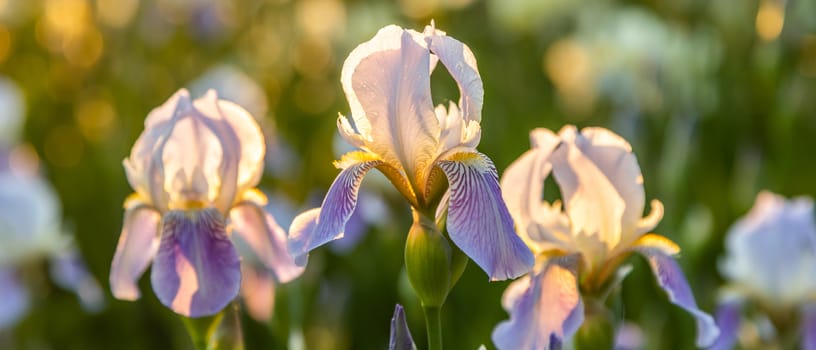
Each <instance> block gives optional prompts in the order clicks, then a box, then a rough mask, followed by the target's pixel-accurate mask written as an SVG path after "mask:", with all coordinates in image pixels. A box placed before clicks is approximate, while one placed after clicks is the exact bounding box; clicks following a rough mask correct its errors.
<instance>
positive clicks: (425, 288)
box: [405, 211, 464, 307]
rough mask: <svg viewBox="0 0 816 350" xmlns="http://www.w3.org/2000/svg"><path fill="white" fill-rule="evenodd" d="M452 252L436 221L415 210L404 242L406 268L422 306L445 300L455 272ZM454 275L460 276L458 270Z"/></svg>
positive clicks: (437, 304) (439, 303)
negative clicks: (412, 221)
mask: <svg viewBox="0 0 816 350" xmlns="http://www.w3.org/2000/svg"><path fill="white" fill-rule="evenodd" d="M452 255H453V254H452V252H451V246H450V244H449V243H448V239H447V238H445V236H443V235H442V233H441V232H440V231H439V228H438V227H437V226H436V224H435V223H434V222H433V221H431V220H430V219H428V218H427V217H425V216H424V215H422V214H419V213H418V212H416V211H414V224H413V225H411V230H410V231H408V240H407V241H406V242H405V269H406V270H407V271H408V280H409V281H411V286H412V287H413V288H414V290H415V291H416V293H417V295H418V296H419V299H420V300H421V301H422V305H423V306H425V307H438V306H442V304H444V303H445V298H447V296H448V292H449V291H450V288H451V285H452V283H451V279H452V277H453V275H454V274H453V273H452V269H451V267H452V265H453V264H451V261H452ZM460 255H461V253H460ZM462 265H464V264H462ZM457 275H459V276H461V272H459V273H458V274H457ZM456 277H457V279H458V276H456Z"/></svg>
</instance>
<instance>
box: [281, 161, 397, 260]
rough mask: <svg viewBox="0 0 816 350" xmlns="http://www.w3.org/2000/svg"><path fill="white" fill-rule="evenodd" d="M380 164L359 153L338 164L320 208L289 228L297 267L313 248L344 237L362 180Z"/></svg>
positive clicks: (298, 218)
mask: <svg viewBox="0 0 816 350" xmlns="http://www.w3.org/2000/svg"><path fill="white" fill-rule="evenodd" d="M381 163H382V161H381V160H379V159H376V158H372V157H371V156H369V155H366V154H364V153H362V152H352V153H348V154H347V155H346V156H344V157H343V160H341V161H340V162H338V165H339V166H340V167H341V168H342V169H343V170H342V171H340V174H338V175H337V177H336V178H335V179H334V182H333V183H332V185H331V187H330V188H329V192H328V193H326V198H324V199H323V204H322V205H321V207H320V209H319V210H317V211H315V210H314V209H313V210H310V211H307V212H305V213H303V214H301V215H298V217H296V218H295V220H294V221H293V222H292V225H291V226H290V228H289V253H290V254H292V256H293V257H294V258H295V262H296V263H298V265H301V266H303V264H305V263H306V257H307V256H308V253H309V252H310V251H311V250H312V249H315V248H317V247H319V246H321V245H323V244H326V243H328V242H330V241H333V240H335V239H338V238H341V237H343V232H344V230H345V225H346V222H347V221H348V219H349V218H350V217H351V214H352V213H353V212H354V209H355V207H356V206H357V193H358V191H359V189H360V183H362V181H363V177H364V176H365V174H366V173H367V172H368V171H369V170H371V168H373V167H375V166H377V165H379V164H381Z"/></svg>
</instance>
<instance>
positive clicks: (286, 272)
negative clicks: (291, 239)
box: [230, 203, 304, 283]
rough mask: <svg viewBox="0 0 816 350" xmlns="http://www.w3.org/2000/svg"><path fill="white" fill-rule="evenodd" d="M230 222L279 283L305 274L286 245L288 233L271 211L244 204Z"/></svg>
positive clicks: (239, 238)
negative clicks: (276, 220) (279, 224)
mask: <svg viewBox="0 0 816 350" xmlns="http://www.w3.org/2000/svg"><path fill="white" fill-rule="evenodd" d="M230 222H231V224H232V229H233V233H234V235H233V236H232V239H233V240H234V241H236V244H238V245H246V246H248V248H249V250H251V251H252V253H253V254H254V255H255V257H257V258H258V259H259V260H260V261H261V262H262V263H263V264H264V265H265V266H266V268H267V269H270V270H271V271H272V272H274V274H275V279H276V280H277V281H278V282H279V283H286V282H289V281H291V280H293V279H295V278H297V277H298V276H300V274H302V273H303V270H304V268H303V267H301V266H297V265H296V264H295V259H294V258H292V256H291V255H289V251H288V250H287V247H286V232H285V231H284V230H283V229H282V228H280V226H278V223H277V222H275V219H274V218H273V217H272V215H270V214H269V213H267V212H265V211H264V210H263V209H261V208H260V207H258V206H257V205H255V204H252V203H244V204H240V205H238V206H236V207H235V208H233V209H232V210H231V211H230Z"/></svg>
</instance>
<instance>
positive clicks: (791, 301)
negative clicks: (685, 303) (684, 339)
mask: <svg viewBox="0 0 816 350" xmlns="http://www.w3.org/2000/svg"><path fill="white" fill-rule="evenodd" d="M725 248H726V256H725V258H724V259H723V260H721V261H720V265H719V268H720V271H721V272H722V273H723V275H724V276H725V277H726V278H727V279H728V280H729V281H730V286H729V287H728V288H727V289H726V290H725V292H726V293H724V296H725V297H724V299H723V302H722V303H721V305H720V307H719V310H718V312H717V323H718V325H719V326H720V329H721V330H722V334H721V335H720V338H719V339H718V340H717V342H716V344H715V345H714V346H713V347H712V349H730V348H732V346H733V345H734V344H735V343H736V342H737V333H738V331H739V328H740V323H741V319H742V316H741V310H742V309H743V308H746V309H748V308H747V305H746V304H750V305H755V306H757V308H758V310H759V311H761V313H762V314H764V316H766V317H767V318H768V319H769V320H770V321H771V324H772V325H773V326H774V328H775V329H774V332H776V336H777V337H780V336H781V337H789V338H798V339H800V348H801V349H816V278H814V276H816V223H814V211H813V200H812V199H811V198H808V197H799V198H794V199H791V200H788V199H785V198H784V197H782V196H780V195H777V194H774V193H771V192H761V193H760V194H759V195H758V196H757V198H756V203H755V204H754V207H753V208H752V209H751V211H750V212H749V213H748V214H747V215H746V216H745V217H743V218H741V219H739V220H737V222H735V223H734V225H733V226H731V229H730V230H729V231H728V235H727V237H726V241H725ZM748 301H751V303H748ZM792 340H794V339H765V341H770V342H774V341H787V342H789V344H788V343H786V344H787V345H788V346H790V347H794V346H793V342H792ZM742 345H743V346H750V344H742ZM754 345H755V346H756V345H757V344H754ZM765 346H769V345H768V344H766V345H765Z"/></svg>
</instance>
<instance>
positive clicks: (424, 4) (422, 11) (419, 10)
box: [399, 0, 439, 19]
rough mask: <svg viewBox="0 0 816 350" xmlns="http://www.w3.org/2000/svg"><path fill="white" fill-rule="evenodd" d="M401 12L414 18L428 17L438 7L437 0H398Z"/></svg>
mask: <svg viewBox="0 0 816 350" xmlns="http://www.w3.org/2000/svg"><path fill="white" fill-rule="evenodd" d="M399 3H400V8H401V9H402V13H403V14H405V15H406V16H408V17H411V18H415V19H422V18H428V17H430V16H431V15H432V14H434V12H436V10H437V8H438V7H439V0H400V2H399Z"/></svg>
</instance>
